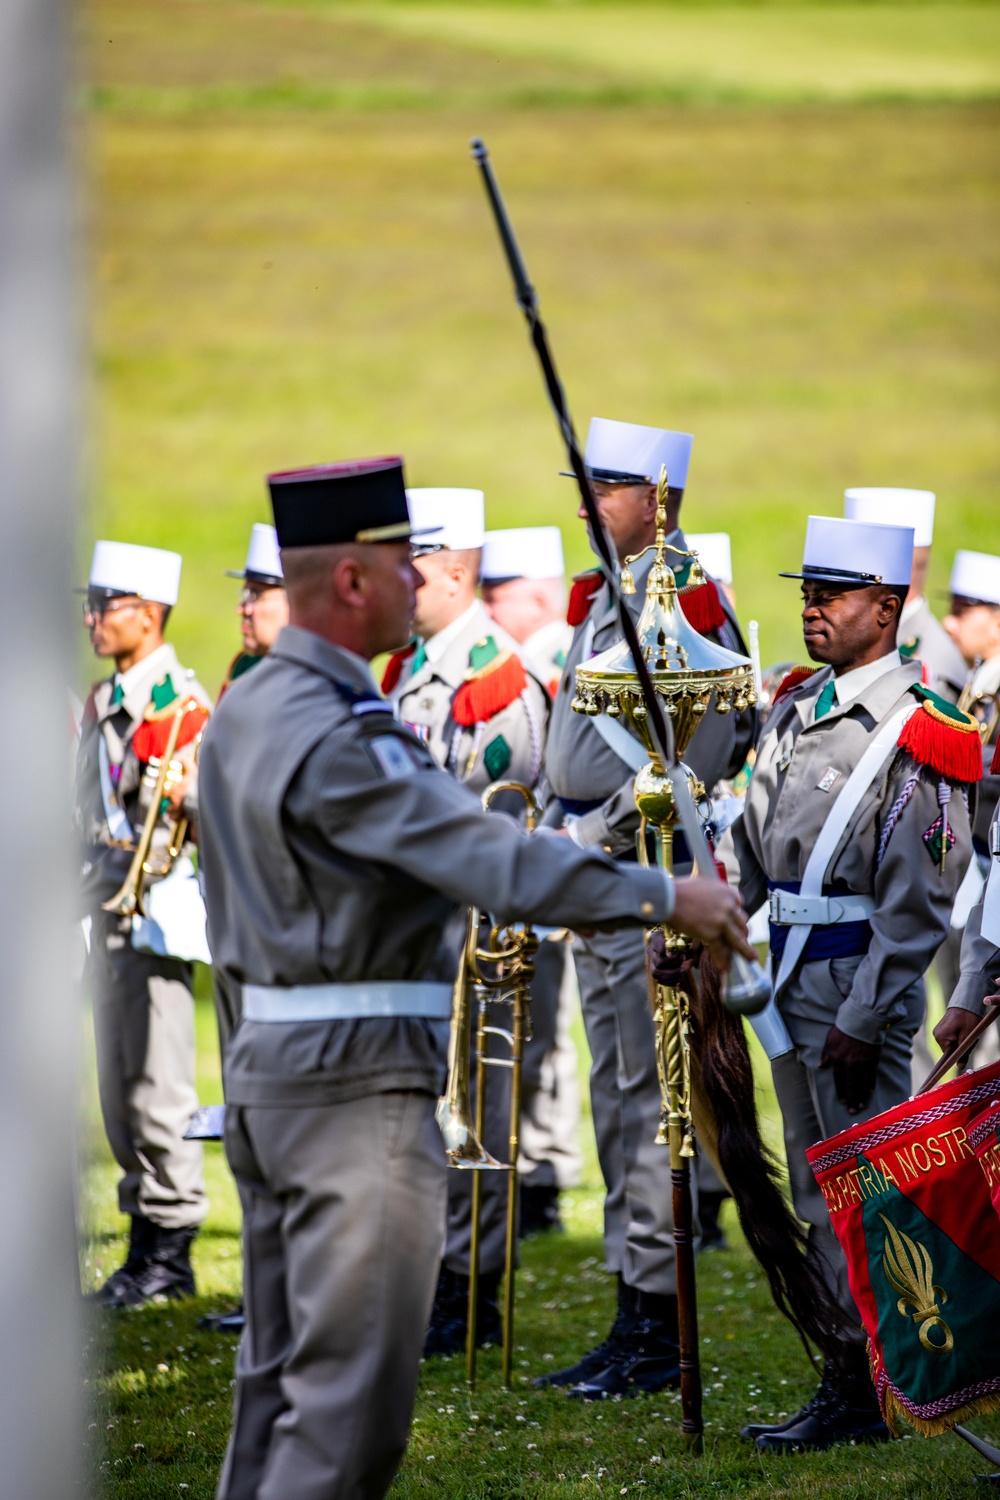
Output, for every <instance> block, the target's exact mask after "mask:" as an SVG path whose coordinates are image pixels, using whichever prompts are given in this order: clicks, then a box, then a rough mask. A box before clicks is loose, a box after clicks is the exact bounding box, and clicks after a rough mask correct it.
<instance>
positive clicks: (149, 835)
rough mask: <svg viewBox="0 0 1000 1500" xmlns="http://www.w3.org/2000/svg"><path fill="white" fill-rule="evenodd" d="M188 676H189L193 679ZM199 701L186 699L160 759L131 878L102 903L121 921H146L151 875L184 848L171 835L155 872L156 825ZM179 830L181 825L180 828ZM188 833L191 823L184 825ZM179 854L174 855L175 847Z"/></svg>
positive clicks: (160, 869)
mask: <svg viewBox="0 0 1000 1500" xmlns="http://www.w3.org/2000/svg"><path fill="white" fill-rule="evenodd" d="M192 675H193V674H192V673H188V676H189V677H190V676H192ZM200 706H201V705H200V704H199V702H198V700H197V698H190V697H189V698H184V697H182V698H181V700H180V703H179V705H178V708H177V711H176V712H175V714H174V717H173V721H172V723H171V725H170V733H169V734H168V736H167V744H166V748H165V749H164V752H163V755H162V756H161V758H160V768H159V772H158V773H157V777H156V784H155V786H154V788H153V796H152V799H151V801H150V804H149V810H148V812H147V813H146V821H145V822H144V823H143V825H142V833H141V834H140V835H139V842H138V843H137V844H136V846H135V853H134V854H133V856H132V863H131V864H130V865H129V867H128V874H127V875H126V876H125V879H124V880H123V881H122V884H121V887H120V889H119V890H118V891H116V892H115V894H114V895H113V896H112V897H111V899H110V901H102V902H101V907H102V910H104V911H111V912H115V913H116V915H118V916H120V917H134V916H140V917H144V916H145V915H146V908H145V905H144V903H143V887H144V885H145V883H146V876H147V875H162V874H164V873H165V872H166V870H168V869H169V868H170V866H171V865H172V864H173V861H174V860H175V859H176V858H177V855H178V854H179V853H180V851H181V848H182V847H183V840H181V841H180V842H178V837H177V831H176V830H175V831H174V833H173V834H172V835H171V839H170V847H169V849H168V851H167V861H166V863H165V865H164V866H162V867H159V868H155V869H154V868H153V867H152V866H151V865H150V863H149V856H150V853H151V851H152V848H153V836H154V834H155V833H156V825H157V823H158V822H159V821H160V816H161V811H162V802H163V793H164V789H165V787H166V785H167V775H168V773H169V771H170V761H171V758H172V756H173V753H174V751H175V750H176V749H177V741H178V739H179V737H180V732H181V725H182V724H183V722H184V715H185V714H186V713H188V712H189V710H191V709H192V708H200ZM178 826H179V825H178ZM184 828H185V833H186V831H187V822H186V820H185V821H184ZM175 844H176V845H177V852H176V853H173V849H174V845H175Z"/></svg>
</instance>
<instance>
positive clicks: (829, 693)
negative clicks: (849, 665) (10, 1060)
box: [815, 677, 837, 719]
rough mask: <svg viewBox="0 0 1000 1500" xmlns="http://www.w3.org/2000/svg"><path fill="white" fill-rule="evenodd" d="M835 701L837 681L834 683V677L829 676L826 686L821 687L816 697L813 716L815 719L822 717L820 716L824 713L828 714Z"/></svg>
mask: <svg viewBox="0 0 1000 1500" xmlns="http://www.w3.org/2000/svg"><path fill="white" fill-rule="evenodd" d="M836 701H837V683H836V681H835V679H834V678H833V677H831V678H830V681H829V682H828V683H827V684H826V687H825V688H824V689H823V691H822V692H821V693H820V695H819V697H818V698H817V699H816V715H815V717H816V718H817V719H822V717H823V715H824V714H828V713H829V712H830V710H831V708H832V707H833V705H834V704H835V703H836Z"/></svg>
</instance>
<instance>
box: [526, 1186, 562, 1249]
mask: <svg viewBox="0 0 1000 1500" xmlns="http://www.w3.org/2000/svg"><path fill="white" fill-rule="evenodd" d="M519 1200H520V1201H519V1212H518V1219H517V1236H518V1239H521V1240H523V1239H526V1238H527V1237H528V1235H529V1234H548V1233H550V1232H551V1231H553V1230H554V1231H555V1233H556V1234H561V1233H562V1229H563V1222H562V1219H560V1217H559V1189H558V1188H557V1187H556V1185H555V1183H554V1182H547V1183H545V1184H544V1185H540V1186H537V1187H536V1186H535V1184H534V1183H532V1182H522V1183H521V1187H520V1192H519Z"/></svg>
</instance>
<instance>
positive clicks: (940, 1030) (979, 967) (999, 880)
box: [934, 807, 1000, 1067]
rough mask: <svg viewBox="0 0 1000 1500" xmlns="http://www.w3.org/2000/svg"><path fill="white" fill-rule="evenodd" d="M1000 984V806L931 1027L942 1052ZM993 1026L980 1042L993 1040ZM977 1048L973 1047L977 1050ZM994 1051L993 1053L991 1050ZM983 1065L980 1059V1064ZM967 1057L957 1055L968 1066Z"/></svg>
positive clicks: (962, 1034) (957, 1040)
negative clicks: (947, 987) (947, 992)
mask: <svg viewBox="0 0 1000 1500" xmlns="http://www.w3.org/2000/svg"><path fill="white" fill-rule="evenodd" d="M998 986H1000V807H998V808H997V810H996V811H995V812H994V814H993V822H992V823H991V825H990V832H989V862H988V866H987V877H986V882H985V885H984V888H983V893H982V895H981V896H980V898H979V900H978V901H977V903H976V905H975V906H974V907H973V909H972V911H971V912H970V913H969V920H968V922H967V923H966V926H965V932H964V934H963V936H962V958H961V969H960V973H959V977H958V983H957V984H956V986H955V988H954V990H953V991H952V995H951V999H950V1000H949V1002H948V1008H947V1010H946V1011H945V1013H944V1016H943V1017H942V1018H941V1020H940V1021H939V1022H938V1024H937V1026H935V1028H934V1039H935V1041H936V1042H937V1043H938V1045H939V1047H940V1048H941V1051H942V1053H944V1052H950V1051H951V1050H952V1048H955V1047H960V1046H961V1044H962V1042H964V1041H965V1039H966V1037H967V1036H968V1035H969V1033H970V1031H972V1030H973V1028H974V1027H975V1026H976V1025H977V1024H978V1022H979V1020H980V1019H981V1017H982V1015H983V1013H984V1011H985V1008H986V1007H985V1001H986V999H987V998H988V997H991V996H994V997H995V996H996V993H997V987H998ZM995 1039H996V1027H995V1026H994V1028H993V1030H992V1031H988V1032H987V1033H986V1035H985V1036H984V1037H983V1038H982V1042H981V1043H980V1044H979V1045H980V1046H982V1043H983V1042H987V1041H992V1042H993V1043H994V1048H995ZM978 1050H979V1048H978V1047H977V1048H976V1051H978ZM994 1055H995V1053H994ZM988 1060H990V1061H992V1060H993V1059H992V1058H989V1059H988ZM979 1065H980V1066H982V1063H980V1064H979ZM968 1066H969V1058H968V1055H966V1057H965V1058H961V1057H960V1058H959V1067H968Z"/></svg>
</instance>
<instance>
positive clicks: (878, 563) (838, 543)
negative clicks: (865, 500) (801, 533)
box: [778, 516, 913, 588]
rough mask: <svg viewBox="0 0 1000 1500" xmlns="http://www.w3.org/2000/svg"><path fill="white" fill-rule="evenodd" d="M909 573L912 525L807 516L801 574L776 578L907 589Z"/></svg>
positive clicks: (783, 574)
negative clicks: (882, 584)
mask: <svg viewBox="0 0 1000 1500" xmlns="http://www.w3.org/2000/svg"><path fill="white" fill-rule="evenodd" d="M912 571H913V527H912V526H881V525H876V524H875V523H874V522H873V521H841V520H837V519H836V518H835V517H833V516H810V517H809V520H808V522H807V523H806V545H805V549H804V551H803V553H802V571H801V573H779V574H778V577H779V578H804V579H806V580H814V581H815V582H817V583H843V584H876V583H891V584H895V585H896V586H898V587H902V585H904V584H905V585H906V586H907V588H909V584H910V574H911V572H912Z"/></svg>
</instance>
